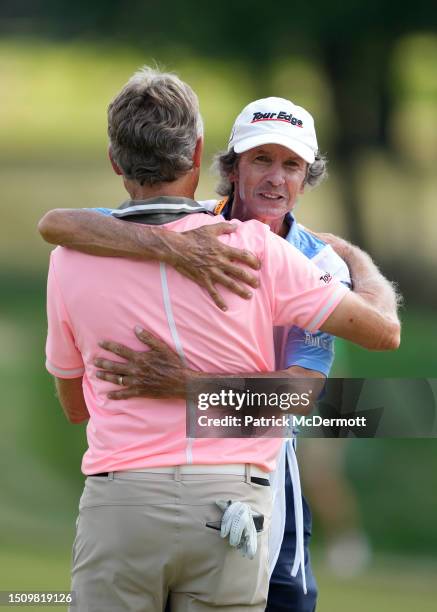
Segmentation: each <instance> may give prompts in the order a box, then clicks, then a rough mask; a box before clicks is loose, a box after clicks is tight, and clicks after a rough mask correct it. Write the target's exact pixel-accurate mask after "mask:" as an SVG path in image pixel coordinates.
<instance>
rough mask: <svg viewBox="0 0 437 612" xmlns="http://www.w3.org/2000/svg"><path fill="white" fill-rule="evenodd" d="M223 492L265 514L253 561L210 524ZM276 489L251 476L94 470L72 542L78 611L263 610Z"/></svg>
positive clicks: (224, 496)
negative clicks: (103, 474) (100, 472)
mask: <svg viewBox="0 0 437 612" xmlns="http://www.w3.org/2000/svg"><path fill="white" fill-rule="evenodd" d="M217 499H225V500H232V501H237V500H239V501H243V502H247V503H248V504H250V506H251V508H252V509H253V510H255V511H256V512H260V513H262V514H264V517H265V519H264V521H265V522H264V530H263V532H262V533H259V534H258V551H257V554H256V557H255V559H253V560H249V559H247V558H243V557H242V555H241V553H240V552H239V551H238V550H236V549H235V548H232V547H231V546H230V545H229V542H228V539H222V538H221V537H220V532H219V531H217V530H214V529H211V528H210V527H207V526H206V523H207V522H217V521H220V519H221V516H222V512H221V511H220V509H219V508H218V507H217V506H216V505H215V501H216V500H217ZM270 517H271V492H270V487H268V486H262V485H260V484H255V483H252V482H251V481H250V478H248V476H247V474H246V477H245V476H233V475H223V474H208V475H205V474H201V475H193V474H184V475H180V474H178V475H177V476H175V475H173V474H151V473H146V472H145V473H132V472H130V473H129V472H118V473H117V472H116V473H115V474H114V476H113V478H112V479H111V478H108V477H103V478H99V477H88V478H87V480H86V483H85V489H84V492H83V494H82V497H81V501H80V506H79V517H78V521H77V534H76V539H75V542H74V546H73V568H72V590H73V591H74V592H75V598H76V605H75V607H74V608H72V610H74V611H75V612H78V611H79V612H106V611H108V612H109V611H117V612H118V611H119V612H124V611H126V612H127V611H129V612H162V611H163V610H164V608H165V604H166V600H167V597H170V604H171V611H172V612H206V611H208V610H214V611H215V612H220V611H223V612H225V611H226V612H246V611H249V610H250V611H251V612H264V609H265V606H266V600H267V593H268V542H267V535H268V534H267V532H268V528H269V524H270Z"/></svg>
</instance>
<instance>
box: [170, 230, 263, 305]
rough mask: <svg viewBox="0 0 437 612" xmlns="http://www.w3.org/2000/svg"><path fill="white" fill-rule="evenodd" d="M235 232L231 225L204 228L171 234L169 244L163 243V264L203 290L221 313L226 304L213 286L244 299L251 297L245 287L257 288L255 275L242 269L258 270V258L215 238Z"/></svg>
mask: <svg viewBox="0 0 437 612" xmlns="http://www.w3.org/2000/svg"><path fill="white" fill-rule="evenodd" d="M236 229H237V226H236V225H232V224H230V223H216V224H214V225H204V226H202V227H198V228H196V229H193V230H189V231H187V232H182V233H180V234H178V233H177V232H172V236H171V240H170V242H167V243H166V246H167V256H166V261H167V262H168V263H169V264H170V265H171V266H172V267H174V268H175V269H176V270H177V271H178V272H180V274H182V275H183V276H186V277H187V278H189V279H190V280H192V281H194V282H195V283H196V284H197V285H200V286H201V287H203V288H204V289H206V290H207V292H208V293H209V295H210V296H211V297H212V299H213V300H214V302H215V303H216V304H217V306H218V307H219V308H221V309H222V310H226V303H225V301H224V299H223V297H222V296H221V295H220V293H219V292H218V291H217V289H216V287H215V285H216V284H217V285H221V286H222V287H226V288H227V289H229V290H230V291H232V293H236V294H237V295H239V296H240V297H242V298H245V299H249V298H250V297H252V293H251V292H250V291H249V290H248V289H247V287H245V285H249V286H250V287H253V288H256V287H258V286H259V283H258V279H257V278H256V276H255V275H253V274H251V273H250V272H249V271H248V270H245V269H244V268H242V267H241V264H245V265H246V266H249V267H250V268H252V269H253V270H259V268H260V262H259V260H258V258H257V257H255V255H253V254H252V253H250V252H249V251H242V250H240V249H235V248H233V247H229V246H227V245H225V244H223V243H222V242H220V240H218V238H217V236H220V235H222V234H231V233H232V232H235V230H236ZM234 262H238V264H237V263H234Z"/></svg>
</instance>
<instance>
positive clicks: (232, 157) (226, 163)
mask: <svg viewBox="0 0 437 612" xmlns="http://www.w3.org/2000/svg"><path fill="white" fill-rule="evenodd" d="M239 157H240V156H239V155H238V153H235V151H234V149H231V150H230V151H223V152H221V153H217V155H216V156H215V157H214V162H213V168H214V170H216V172H218V174H219V175H220V180H219V183H218V185H217V187H216V191H217V193H218V194H219V195H222V196H230V195H231V194H232V192H233V185H232V182H231V181H230V179H229V176H230V175H231V174H232V172H234V170H235V169H236V167H237V165H238V159H239ZM327 165H328V160H327V158H326V156H325V155H322V154H321V153H319V152H317V153H316V158H315V160H314V161H313V163H312V164H308V167H307V173H306V176H305V185H309V186H310V187H317V186H318V185H320V183H321V182H322V181H323V180H324V179H325V178H327V176H328V170H327Z"/></svg>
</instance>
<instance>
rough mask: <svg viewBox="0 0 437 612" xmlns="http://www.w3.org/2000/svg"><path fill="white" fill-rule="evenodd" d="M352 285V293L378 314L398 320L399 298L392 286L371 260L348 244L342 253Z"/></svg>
mask: <svg viewBox="0 0 437 612" xmlns="http://www.w3.org/2000/svg"><path fill="white" fill-rule="evenodd" d="M343 259H344V260H345V261H346V263H347V265H348V267H349V270H350V273H351V277H352V283H353V291H354V293H356V294H357V295H359V296H360V297H361V298H362V299H363V300H364V301H365V302H367V303H368V304H370V305H372V306H373V307H374V308H375V309H376V310H378V312H380V313H381V314H383V315H384V316H386V317H389V318H391V319H393V320H395V321H397V320H398V315H397V308H398V303H399V297H398V295H397V293H396V290H395V288H394V286H393V284H392V283H391V282H390V281H388V280H387V279H386V278H384V276H383V275H382V274H381V272H380V271H379V270H378V268H377V267H376V265H375V264H374V262H373V261H372V258H371V257H370V256H369V255H368V254H367V253H365V252H364V251H362V250H361V249H359V248H358V247H356V246H353V245H351V244H349V245H348V246H347V248H346V249H345V251H344V253H343Z"/></svg>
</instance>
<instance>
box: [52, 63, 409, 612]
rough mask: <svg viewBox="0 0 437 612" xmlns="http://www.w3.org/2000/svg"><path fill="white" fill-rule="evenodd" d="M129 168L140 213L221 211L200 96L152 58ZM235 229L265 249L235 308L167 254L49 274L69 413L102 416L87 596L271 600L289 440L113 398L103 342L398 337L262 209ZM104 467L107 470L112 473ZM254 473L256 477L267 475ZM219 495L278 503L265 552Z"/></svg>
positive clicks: (184, 226) (82, 602)
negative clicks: (283, 332)
mask: <svg viewBox="0 0 437 612" xmlns="http://www.w3.org/2000/svg"><path fill="white" fill-rule="evenodd" d="M108 120H109V136H110V142H111V149H110V151H111V159H112V163H113V167H114V170H115V171H116V172H117V174H120V175H121V176H122V177H123V181H124V185H125V187H126V189H127V191H128V193H129V195H130V200H129V201H128V202H125V203H124V204H122V206H121V207H120V209H121V210H122V211H123V213H124V214H125V215H126V216H129V217H130V220H132V221H135V222H138V223H143V224H147V225H150V226H153V225H165V229H166V230H168V231H170V232H184V231H189V230H191V229H193V228H197V227H199V226H205V225H211V226H212V225H214V224H217V223H218V222H219V221H218V219H217V217H213V216H209V215H208V214H207V213H206V211H205V210H204V209H203V207H202V206H200V205H199V204H198V203H197V202H195V201H194V199H193V198H194V192H195V189H196V187H197V183H198V179H199V171H200V158H201V152H202V122H201V118H200V115H199V110H198V103H197V98H196V96H195V94H194V93H193V91H192V90H191V89H190V88H189V87H188V86H187V85H186V84H184V83H182V82H181V81H180V80H179V79H178V78H177V77H175V76H173V75H167V74H161V73H159V72H156V71H153V70H149V69H144V70H142V71H139V72H138V73H136V74H135V75H134V76H133V77H132V78H131V79H130V81H129V82H128V83H127V85H126V86H125V87H124V88H123V90H122V91H121V92H120V93H119V94H118V95H117V96H116V98H115V99H114V100H113V102H112V103H111V105H110V107H109V116H108ZM221 240H222V241H223V242H225V243H226V244H227V245H229V246H230V247H231V248H238V249H245V250H248V251H251V252H252V253H254V254H255V255H256V256H257V257H258V258H259V260H260V261H261V263H262V267H261V270H260V272H259V284H260V287H259V289H257V290H256V291H255V292H254V295H253V298H252V299H251V300H250V301H245V300H243V299H241V298H240V297H239V296H238V295H235V294H231V293H230V292H229V291H228V292H226V303H227V305H228V308H227V310H226V312H225V313H223V312H221V311H220V310H219V309H218V308H217V307H216V306H215V305H214V304H213V302H212V301H211V300H210V299H209V297H208V294H207V292H206V291H204V290H203V289H202V288H201V287H199V286H197V285H194V284H192V283H191V282H190V281H189V280H187V279H185V278H183V277H181V276H180V275H179V274H178V273H177V271H176V270H175V269H172V268H168V267H167V266H166V264H165V263H161V264H155V263H153V262H147V261H130V260H126V259H121V258H120V259H119V258H99V257H95V256H90V255H85V254H82V253H79V252H74V251H70V250H66V249H63V248H58V249H55V251H54V252H53V253H52V257H51V262H50V270H49V280H48V322H49V331H48V339H47V368H48V370H49V371H50V372H51V373H52V374H53V375H54V376H55V378H56V385H57V389H58V393H59V399H60V401H61V403H62V405H63V408H64V410H65V411H66V413H67V415H68V416H69V418H70V419H71V420H73V421H80V420H83V419H84V418H87V417H88V415H89V422H88V425H87V439H88V450H87V451H86V453H85V455H84V459H83V464H82V469H83V472H84V473H85V474H86V475H87V476H88V478H87V481H86V485H85V490H84V493H83V495H82V498H81V502H80V514H79V521H78V530H77V536H76V541H75V546H74V553H73V583H72V588H73V590H74V591H75V593H76V597H77V602H78V604H77V605H78V609H79V610H96V611H97V610H144V611H152V610H156V611H160V610H162V609H163V607H164V605H165V600H166V597H167V594H168V592H171V609H172V611H176V612H179V611H182V610H184V611H188V610H193V611H194V610H196V611H201V610H209V609H211V608H212V607H213V608H214V609H215V610H227V611H234V612H237V611H238V610H246V609H247V610H249V609H250V610H255V611H259V612H261V611H262V610H264V607H265V602H266V596H267V588H268V564H267V542H266V528H267V527H268V522H269V516H270V511H271V507H270V506H271V500H270V494H269V488H268V486H263V485H262V484H258V483H257V479H260V478H261V479H262V478H263V475H264V476H265V475H266V473H268V472H269V471H271V470H273V469H274V467H275V458H276V456H277V454H278V450H279V447H280V445H281V440H278V439H271V438H270V439H239V440H235V439H231V440H229V439H213V440H211V439H209V440H206V439H197V440H194V441H193V440H187V439H186V437H185V418H186V415H185V404H184V403H183V402H182V401H180V400H162V399H156V400H154V399H144V398H140V399H131V400H129V401H121V402H120V401H118V402H117V401H114V400H111V399H109V398H108V396H107V393H108V391H109V390H111V388H113V385H112V384H111V383H109V382H106V381H104V380H101V379H99V378H98V377H97V375H96V368H95V366H94V360H95V358H96V357H97V356H98V355H99V354H100V353H101V349H100V348H99V345H98V342H99V340H101V339H102V338H105V337H111V338H112V339H114V340H115V341H117V342H119V343H121V344H125V345H128V346H130V347H131V349H132V350H140V349H142V348H143V345H142V343H141V342H140V341H139V340H135V339H134V340H133V339H132V330H133V329H134V328H135V327H136V326H140V327H144V328H145V329H147V330H150V331H153V333H154V334H155V335H157V336H159V337H160V338H161V339H162V340H164V341H165V342H166V343H168V344H170V345H171V346H172V347H174V349H175V350H176V351H177V352H178V354H179V356H180V357H181V358H182V359H183V360H184V362H185V363H186V364H188V365H189V366H190V368H192V369H193V370H198V371H203V372H216V373H217V372H224V373H225V372H232V371H238V372H269V371H272V370H274V346H273V335H272V328H273V326H275V325H290V324H293V325H298V326H299V327H301V328H305V329H307V330H310V331H311V330H315V329H322V330H325V331H327V332H329V333H333V334H335V335H338V336H342V337H345V338H347V339H349V340H352V341H354V342H357V343H359V344H361V345H363V346H366V347H368V348H380V349H384V348H386V349H388V348H395V347H396V346H397V345H398V343H399V323H398V321H397V318H396V313H395V312H392V311H390V312H386V311H380V310H378V309H376V308H374V307H372V305H370V304H368V303H367V302H366V301H365V296H362V297H360V296H359V295H357V294H352V293H351V292H349V291H348V290H347V289H346V288H345V287H344V286H343V285H341V284H340V283H338V282H336V281H333V280H332V279H330V278H329V275H328V276H325V275H322V276H320V271H319V270H318V268H316V267H315V266H314V265H313V264H311V263H310V262H309V261H308V260H307V259H306V258H305V257H304V256H303V255H302V254H301V253H300V252H299V251H297V249H295V248H293V247H290V245H287V244H286V243H285V241H283V240H282V239H281V238H279V237H278V236H276V235H275V234H273V233H272V232H270V231H269V228H268V227H267V226H266V225H264V224H262V223H259V222H257V221H250V222H246V223H240V222H236V231H234V232H232V233H228V234H225V235H223V236H222V237H221ZM102 474H104V476H103V477H102V476H101V475H102ZM253 478H254V479H255V481H253ZM219 499H232V500H233V501H237V502H241V503H245V504H246V503H247V504H249V505H250V507H251V508H252V510H253V511H255V512H258V513H260V514H263V515H264V517H265V530H264V532H263V533H261V534H260V536H259V538H258V551H257V553H256V555H255V557H254V559H253V560H252V561H251V562H248V561H247V559H244V558H243V557H241V556H240V555H239V553H238V551H236V550H234V549H232V548H231V547H229V544H228V543H227V542H226V541H224V540H222V539H221V538H220V537H219V535H218V533H217V532H216V531H214V530H212V529H210V528H208V527H207V526H206V524H207V523H211V522H217V521H220V519H221V515H222V513H221V511H220V510H219V508H218V507H217V505H216V501H217V500H219Z"/></svg>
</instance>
